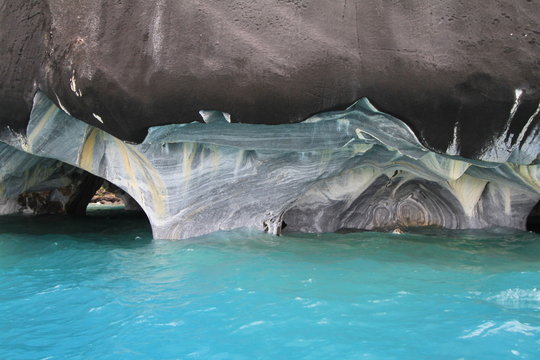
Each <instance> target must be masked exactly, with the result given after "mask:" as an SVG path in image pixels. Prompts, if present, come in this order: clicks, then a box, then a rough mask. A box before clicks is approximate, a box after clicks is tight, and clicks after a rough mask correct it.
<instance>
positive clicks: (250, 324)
mask: <svg viewBox="0 0 540 360" xmlns="http://www.w3.org/2000/svg"><path fill="white" fill-rule="evenodd" d="M263 324H264V321H261V320H259V321H254V322H252V323H249V324H246V325H242V326H240V328H238V330H244V329H247V328H250V327H253V326H258V325H263Z"/></svg>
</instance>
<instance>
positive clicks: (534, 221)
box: [527, 201, 540, 234]
mask: <svg viewBox="0 0 540 360" xmlns="http://www.w3.org/2000/svg"><path fill="white" fill-rule="evenodd" d="M527 230H528V231H533V232H535V233H539V234H540V201H539V202H537V203H536V205H535V206H534V207H533V209H532V210H531V212H530V213H529V216H528V217H527Z"/></svg>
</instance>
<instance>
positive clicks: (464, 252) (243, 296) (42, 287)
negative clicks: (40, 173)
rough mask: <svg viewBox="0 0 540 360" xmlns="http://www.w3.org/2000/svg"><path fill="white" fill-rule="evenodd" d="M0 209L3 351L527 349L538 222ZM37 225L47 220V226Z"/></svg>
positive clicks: (486, 353) (525, 354)
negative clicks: (180, 219)
mask: <svg viewBox="0 0 540 360" xmlns="http://www.w3.org/2000/svg"><path fill="white" fill-rule="evenodd" d="M96 216H97V215H96V214H94V215H93V216H90V217H89V218H87V219H72V220H68V219H61V218H56V217H44V218H25V217H9V218H6V217H4V218H0V230H1V235H0V314H2V316H1V317H0V353H1V354H2V356H1V357H2V358H6V359H300V358H301V359H435V358H436V359H513V358H515V359H536V358H539V356H540V306H539V304H540V291H539V290H538V289H539V288H540V262H539V261H538V259H539V257H540V241H539V240H540V237H539V236H538V235H536V234H530V233H523V232H508V231H504V230H493V231H490V232H479V231H474V232H472V231H469V232H467V231H460V232H455V231H454V232H449V231H445V232H443V231H440V230H434V229H431V230H423V231H417V232H416V233H414V234H405V235H392V234H381V233H369V232H367V233H352V234H346V235H344V234H321V235H305V234H304V235H295V234H290V235H287V236H282V237H273V236H270V235H265V234H261V233H258V232H248V231H234V232H222V233H215V234H212V235H209V236H205V237H201V238H196V239H191V240H186V241H178V242H170V241H155V240H152V239H151V235H150V230H149V228H148V227H147V226H146V223H145V221H144V219H140V218H136V217H132V216H120V215H115V214H112V213H111V214H106V216H100V217H99V218H96ZM44 233H47V234H45V235H44Z"/></svg>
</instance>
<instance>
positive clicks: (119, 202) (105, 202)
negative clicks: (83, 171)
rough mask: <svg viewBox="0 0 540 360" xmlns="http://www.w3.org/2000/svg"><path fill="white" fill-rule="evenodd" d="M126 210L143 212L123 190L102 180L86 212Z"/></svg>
mask: <svg viewBox="0 0 540 360" xmlns="http://www.w3.org/2000/svg"><path fill="white" fill-rule="evenodd" d="M104 209H107V210H127V211H131V212H144V211H143V209H142V208H141V207H140V205H139V204H138V203H137V202H136V201H135V200H134V199H133V198H132V197H131V196H130V195H129V194H128V193H126V192H125V191H124V190H122V189H120V188H119V187H117V186H116V185H114V184H111V183H110V182H108V181H106V180H103V181H102V183H101V186H99V187H98V188H97V190H95V192H94V195H93V196H92V198H91V199H90V200H89V202H88V205H87V207H86V211H96V210H104Z"/></svg>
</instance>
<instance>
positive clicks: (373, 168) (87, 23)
mask: <svg viewBox="0 0 540 360" xmlns="http://www.w3.org/2000/svg"><path fill="white" fill-rule="evenodd" d="M0 9H2V12H1V13H0V33H1V34H2V35H3V36H2V37H0V50H2V51H0V74H2V79H3V80H2V85H1V87H0V141H1V143H0V164H1V165H2V166H1V169H0V209H2V210H0V212H4V213H8V212H12V211H15V210H16V208H17V206H16V205H15V204H16V200H15V199H17V198H18V196H19V195H20V194H21V193H24V192H25V191H54V190H55V189H60V188H62V187H65V186H72V188H73V189H78V190H76V191H75V190H74V193H73V194H75V193H77V194H79V195H78V196H79V197H75V198H77V199H79V200H75V201H74V202H73V201H72V202H71V206H68V208H69V209H72V210H70V211H74V212H79V213H80V212H81V209H82V208H84V206H85V205H86V204H85V202H87V200H84V199H86V198H87V197H88V194H90V193H91V190H89V189H93V188H95V186H98V183H99V182H100V181H102V180H101V179H105V180H107V181H108V182H110V183H111V184H114V185H116V186H118V187H119V188H121V189H122V190H123V191H125V192H126V193H127V194H129V195H130V196H131V197H133V199H135V201H137V202H138V204H139V205H140V206H141V207H142V208H143V210H144V211H145V212H146V214H147V215H148V218H149V220H150V222H151V224H152V229H153V231H154V236H155V237H157V238H172V239H176V238H185V237H190V236H196V235H201V234H205V233H208V232H211V231H216V230H221V229H233V228H237V227H252V228H257V229H261V230H265V231H268V232H272V233H280V232H281V231H283V229H284V225H286V228H285V230H290V231H307V232H321V231H337V230H339V229H343V228H346V229H351V228H353V229H384V228H392V227H395V226H426V225H434V226H442V227H447V228H483V227H488V226H507V227H514V228H520V229H522V228H524V226H525V222H526V217H527V215H528V213H529V212H530V210H531V209H532V208H533V207H534V206H535V204H536V203H537V202H538V200H539V198H540V171H539V166H540V165H539V157H538V155H539V153H540V141H539V140H540V125H539V122H540V115H539V114H540V91H539V84H540V63H539V62H538V61H539V60H538V59H539V55H540V50H539V44H538V42H537V41H538V40H537V38H538V36H539V35H540V34H539V33H538V31H536V27H537V24H538V23H539V22H540V21H539V20H540V8H539V5H538V4H537V3H536V2H532V1H521V2H515V1H510V0H498V1H493V2H490V3H489V4H484V5H482V6H480V5H478V4H476V3H463V2H462V1H457V0H453V1H442V0H441V1H435V2H433V1H426V0H410V1H399V2H394V1H377V2H375V1H374V2H365V1H362V2H360V1H355V0H345V1H342V2H329V1H324V0H297V1H290V0H288V1H285V0H275V1H270V2H268V1H246V0H235V1H226V2H224V1H218V0H210V1H205V2H197V1H183V2H178V1H168V0H159V1H154V2H147V1H130V2H122V1H117V2H103V1H98V0H90V1H85V2H84V3H78V2H66V1H61V0H41V1H26V2H23V1H15V2H13V1H12V2H8V1H1V0H0ZM368 99H369V100H368ZM351 104H352V105H351ZM390 114H391V115H390ZM90 174H91V175H90ZM91 176H96V177H98V178H99V180H97V178H92V177H91ZM76 178H77V179H81V178H86V179H87V181H86V182H84V181H82V182H81V181H80V180H75V179H76ZM90 179H96V180H95V182H92V181H90ZM77 181H79V182H77ZM84 189H86V190H87V191H83V190H84ZM82 193H84V194H85V195H84V196H82V195H80V194H82ZM51 194H52V193H51ZM49 195H50V194H49ZM49 195H48V196H49ZM65 204H67V202H65V203H64V205H63V206H64V208H63V209H64V211H65ZM68 212H69V211H68Z"/></svg>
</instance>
